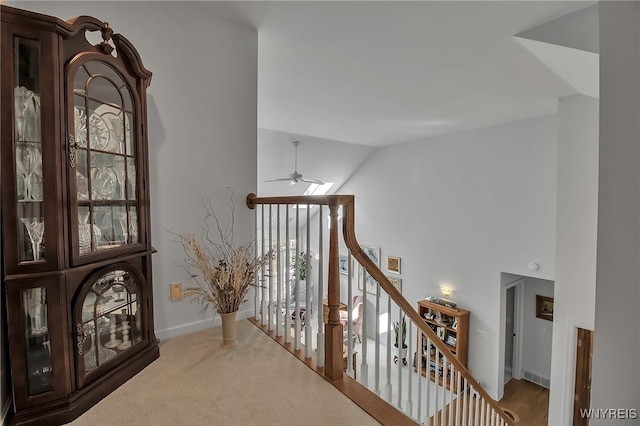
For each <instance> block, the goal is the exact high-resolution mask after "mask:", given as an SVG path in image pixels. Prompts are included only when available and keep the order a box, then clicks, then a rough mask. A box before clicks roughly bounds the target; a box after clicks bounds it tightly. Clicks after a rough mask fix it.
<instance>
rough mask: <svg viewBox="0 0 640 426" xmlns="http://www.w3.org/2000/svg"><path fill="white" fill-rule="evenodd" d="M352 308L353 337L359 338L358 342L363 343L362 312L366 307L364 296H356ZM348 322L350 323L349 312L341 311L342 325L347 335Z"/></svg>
mask: <svg viewBox="0 0 640 426" xmlns="http://www.w3.org/2000/svg"><path fill="white" fill-rule="evenodd" d="M351 306H352V308H351V331H352V332H353V336H352V337H354V338H355V337H357V338H358V341H359V342H362V336H361V335H360V331H361V330H362V310H363V307H364V303H363V299H362V296H360V295H358V296H354V297H353V302H352V304H351ZM347 321H349V316H348V313H347V311H340V323H341V324H342V327H343V329H344V333H345V335H346V333H348V328H347Z"/></svg>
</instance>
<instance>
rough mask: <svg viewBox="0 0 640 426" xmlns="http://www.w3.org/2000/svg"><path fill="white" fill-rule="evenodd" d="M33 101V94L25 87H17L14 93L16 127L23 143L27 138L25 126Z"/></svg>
mask: <svg viewBox="0 0 640 426" xmlns="http://www.w3.org/2000/svg"><path fill="white" fill-rule="evenodd" d="M32 99H33V92H32V91H31V90H29V89H27V88H26V87H24V86H19V87H16V89H15V92H14V107H15V114H16V127H17V133H18V135H17V136H18V140H19V141H23V140H24V137H25V134H24V133H25V132H24V130H25V126H26V122H27V115H26V112H27V107H28V106H29V102H31V100H32Z"/></svg>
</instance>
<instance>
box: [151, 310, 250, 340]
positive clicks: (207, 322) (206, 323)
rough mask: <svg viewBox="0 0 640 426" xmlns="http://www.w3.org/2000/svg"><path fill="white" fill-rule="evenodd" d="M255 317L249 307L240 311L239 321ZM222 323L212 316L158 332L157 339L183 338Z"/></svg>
mask: <svg viewBox="0 0 640 426" xmlns="http://www.w3.org/2000/svg"><path fill="white" fill-rule="evenodd" d="M252 317H253V308H252V307H247V308H245V309H241V310H240V311H238V320H243V319H247V318H252ZM220 326H222V322H221V319H220V315H217V314H216V315H215V316H210V317H208V318H205V319H202V320H199V321H194V322H190V323H186V324H180V325H176V326H173V327H169V328H165V329H162V330H156V338H157V339H159V340H166V339H171V338H172V337H178V336H182V335H183V334H189V333H195V332H197V331H202V330H206V329H207V328H211V327H220Z"/></svg>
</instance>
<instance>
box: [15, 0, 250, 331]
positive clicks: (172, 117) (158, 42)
mask: <svg viewBox="0 0 640 426" xmlns="http://www.w3.org/2000/svg"><path fill="white" fill-rule="evenodd" d="M7 4H9V5H12V6H17V7H22V8H25V9H30V10H34V11H37V12H42V13H46V14H50V15H53V16H58V17H60V18H63V19H68V18H71V17H74V16H78V15H83V14H84V15H92V16H95V17H97V18H99V19H102V20H104V21H107V22H109V24H110V26H111V27H112V28H113V29H114V31H115V32H117V33H122V34H123V35H124V36H125V37H127V38H128V39H129V40H130V41H131V42H132V43H133V44H134V45H135V46H136V48H137V49H138V51H139V53H140V56H141V57H142V60H143V63H144V65H145V66H146V67H147V68H148V69H149V70H150V71H152V72H153V78H152V81H151V86H150V88H149V98H148V103H149V117H148V126H149V152H150V174H151V185H150V186H151V208H152V244H153V245H154V247H155V248H156V249H157V250H158V253H157V254H155V255H154V257H153V262H154V265H153V271H154V292H155V294H154V298H155V300H154V308H155V313H154V314H155V327H156V334H157V336H158V337H159V338H167V337H170V336H174V335H178V334H182V333H185V332H188V331H195V330H198V329H202V328H206V327H209V326H211V321H210V317H211V315H210V314H208V315H204V314H202V313H200V310H201V309H200V306H199V305H195V304H191V303H190V302H189V301H187V300H183V301H180V302H170V301H169V299H168V297H169V283H171V282H174V281H183V282H184V283H185V285H189V284H193V283H191V282H189V281H188V276H187V275H186V274H185V273H184V271H182V270H181V269H180V268H179V267H177V266H175V263H176V262H178V263H179V262H181V261H182V259H183V258H184V254H183V251H182V247H181V246H180V244H179V243H176V242H174V240H175V237H174V236H172V235H171V234H170V233H169V232H168V231H167V230H171V231H174V232H178V233H188V232H194V233H197V232H199V231H200V229H201V218H202V217H203V210H202V208H201V206H200V201H201V197H202V196H203V195H211V196H212V197H213V199H214V202H215V203H216V204H217V206H218V212H219V216H220V219H221V221H222V223H226V220H227V218H228V217H229V214H228V209H227V204H228V199H229V198H228V195H229V194H228V191H227V190H225V189H224V188H225V187H227V186H232V187H234V188H235V191H236V200H235V201H236V203H235V204H236V225H235V226H236V232H237V235H238V236H239V237H241V239H240V241H243V240H244V239H245V238H246V237H247V236H248V235H249V232H251V229H252V228H253V211H250V210H248V209H247V208H246V205H245V202H244V197H246V195H247V194H248V193H249V192H255V191H256V169H257V161H256V152H257V148H256V145H257V144H256V134H257V124H256V123H257V112H256V110H257V106H256V105H257V32H256V31H255V30H253V29H250V28H248V27H247V26H242V25H239V24H233V23H229V21H226V20H225V19H219V18H218V16H219V14H218V12H220V15H221V16H223V17H224V16H225V15H224V14H225V13H228V9H219V8H218V2H207V3H198V2H189V3H187V2H184V3H183V2H147V1H144V2H120V3H117V7H114V3H113V2H7ZM222 6H224V5H222V4H221V5H220V7H222ZM250 309H251V306H250V304H248V303H247V304H245V305H244V306H243V310H246V311H247V313H246V314H248V310H250ZM246 314H245V316H246ZM241 315H242V313H241Z"/></svg>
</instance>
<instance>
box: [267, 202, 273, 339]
mask: <svg viewBox="0 0 640 426" xmlns="http://www.w3.org/2000/svg"><path fill="white" fill-rule="evenodd" d="M271 207H272V206H271V204H269V253H273V232H272V230H273V220H272V219H273V211H272V209H271ZM267 270H268V271H269V276H268V277H267V279H268V280H269V281H268V282H269V302H268V306H269V310H268V311H267V318H268V319H267V322H268V324H269V325H268V330H269V331H272V330H273V262H269V264H268V265H267Z"/></svg>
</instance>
